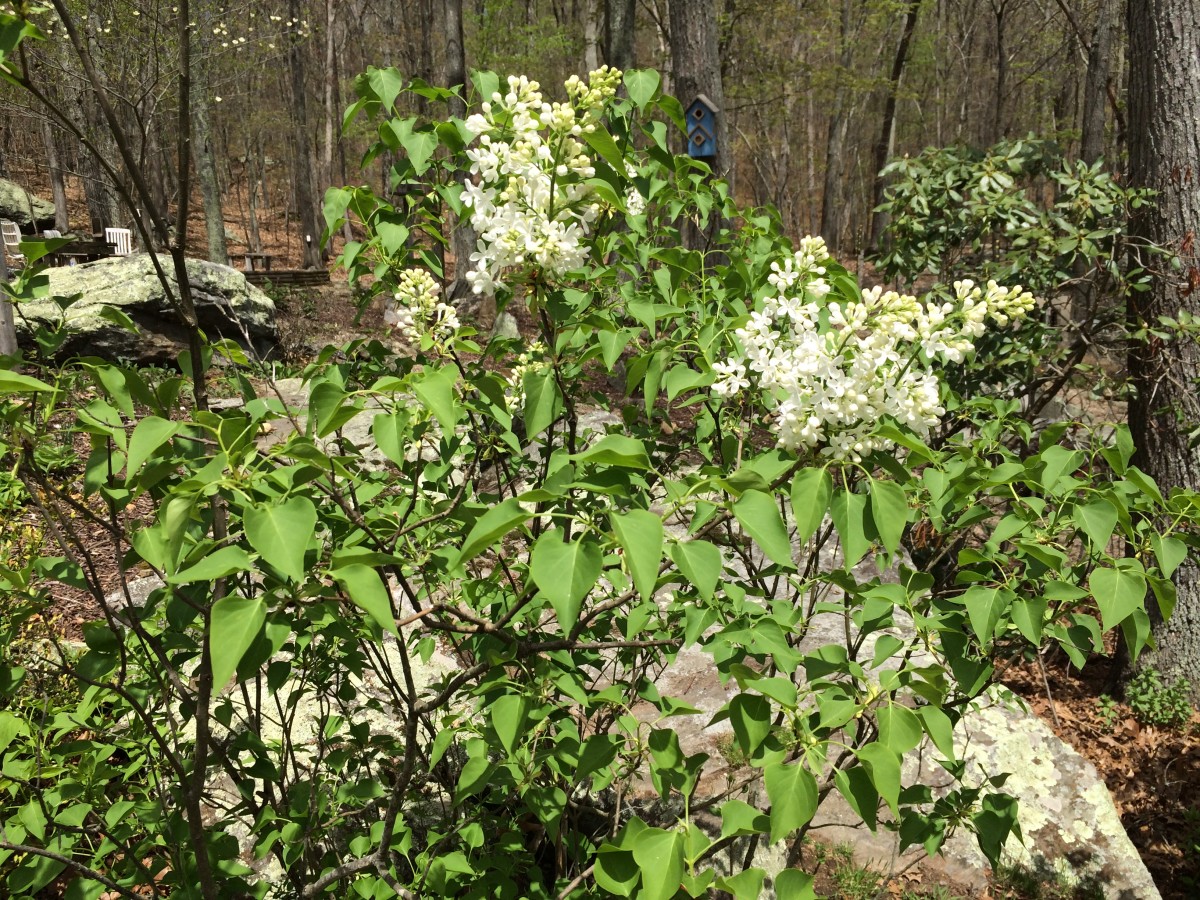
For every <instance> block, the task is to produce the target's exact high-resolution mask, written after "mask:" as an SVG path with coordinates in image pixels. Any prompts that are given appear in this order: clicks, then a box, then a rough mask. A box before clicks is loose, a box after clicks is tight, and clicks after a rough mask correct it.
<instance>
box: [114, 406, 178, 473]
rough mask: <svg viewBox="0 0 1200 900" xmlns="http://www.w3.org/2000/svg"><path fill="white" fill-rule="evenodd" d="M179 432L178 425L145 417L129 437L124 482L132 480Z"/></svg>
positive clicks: (166, 420)
mask: <svg viewBox="0 0 1200 900" xmlns="http://www.w3.org/2000/svg"><path fill="white" fill-rule="evenodd" d="M178 431H179V423H178V422H172V421H170V420H168V419H161V418H159V417H158V416H146V417H145V418H144V419H142V420H141V421H140V422H138V423H137V427H135V428H134V429H133V433H132V434H131V435H130V436H129V456H128V458H127V459H126V461H125V480H126V481H127V482H128V481H129V479H131V478H133V476H134V475H136V474H137V473H138V470H139V469H141V467H142V463H144V462H145V461H146V460H147V459H149V458H150V457H151V456H152V455H153V454H154V452H155V451H156V450H158V448H159V447H161V446H162V445H163V444H165V443H166V442H167V441H169V440H170V439H171V438H172V437H174V436H175V434H176V433H177V432H178Z"/></svg>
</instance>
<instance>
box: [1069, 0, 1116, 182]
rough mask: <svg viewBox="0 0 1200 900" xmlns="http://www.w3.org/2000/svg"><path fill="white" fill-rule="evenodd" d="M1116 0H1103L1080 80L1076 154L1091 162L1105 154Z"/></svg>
mask: <svg viewBox="0 0 1200 900" xmlns="http://www.w3.org/2000/svg"><path fill="white" fill-rule="evenodd" d="M1117 10H1118V6H1117V2H1116V0H1104V2H1103V3H1101V5H1100V12H1099V18H1098V19H1097V20H1096V28H1095V30H1094V31H1093V32H1092V43H1091V46H1090V47H1089V48H1088V61H1087V76H1086V77H1085V79H1084V82H1083V134H1082V137H1081V140H1080V147H1079V158H1080V159H1082V160H1083V161H1084V162H1086V163H1088V164H1091V163H1094V162H1096V160H1098V159H1100V157H1102V156H1103V155H1104V126H1105V124H1106V123H1107V121H1108V86H1109V80H1110V79H1111V77H1112V76H1111V67H1110V65H1109V55H1110V54H1111V53H1112V43H1113V41H1112V36H1113V26H1114V25H1115V24H1116V18H1117Z"/></svg>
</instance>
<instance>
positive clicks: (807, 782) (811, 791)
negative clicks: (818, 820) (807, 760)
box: [763, 763, 817, 843]
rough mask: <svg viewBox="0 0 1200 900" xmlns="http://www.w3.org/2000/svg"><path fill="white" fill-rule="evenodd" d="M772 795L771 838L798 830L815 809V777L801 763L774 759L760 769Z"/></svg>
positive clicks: (807, 820) (773, 839)
mask: <svg viewBox="0 0 1200 900" xmlns="http://www.w3.org/2000/svg"><path fill="white" fill-rule="evenodd" d="M763 780H764V781H765V782H766V786H767V796H768V797H769V798H770V799H771V842H772V843H774V842H775V841H778V840H780V839H782V838H785V837H787V836H788V835H789V834H791V833H792V832H793V831H798V830H799V829H801V828H803V827H804V826H805V825H807V824H808V823H809V822H811V821H812V817H813V816H814V815H816V813H817V780H816V779H815V778H814V777H813V775H812V773H811V772H810V771H808V769H806V768H804V766H802V765H800V764H798V763H797V764H790V763H774V764H772V765H769V766H767V767H766V768H764V769H763Z"/></svg>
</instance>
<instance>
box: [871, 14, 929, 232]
mask: <svg viewBox="0 0 1200 900" xmlns="http://www.w3.org/2000/svg"><path fill="white" fill-rule="evenodd" d="M920 11H921V0H909V4H908V10H907V11H906V12H905V14H904V29H903V30H902V31H901V33H900V43H899V44H897V45H896V56H895V58H894V59H893V60H892V75H891V78H890V79H888V95H887V100H886V101H885V103H884V105H883V128H882V129H881V130H880V132H879V142H878V143H877V144H876V145H875V183H874V186H873V188H872V191H871V210H872V212H871V237H870V241H869V244H870V246H872V247H874V246H876V245H877V244H878V242H879V239H880V236H881V235H882V234H883V230H884V228H886V227H887V214H886V213H882V212H875V209H876V208H877V207H878V206H879V204H880V203H882V202H883V187H884V179H883V176H882V175H880V174H879V173H880V172H882V171H883V167H884V166H885V165H887V161H888V157H889V156H891V155H892V147H893V146H894V144H895V140H896V95H897V93H898V92H899V91H900V79H901V78H902V77H903V75H904V64H905V63H906V62H907V61H908V46H909V44H911V43H912V36H913V31H915V30H916V27H917V14H918V13H919V12H920Z"/></svg>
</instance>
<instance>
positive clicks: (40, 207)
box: [0, 178, 54, 232]
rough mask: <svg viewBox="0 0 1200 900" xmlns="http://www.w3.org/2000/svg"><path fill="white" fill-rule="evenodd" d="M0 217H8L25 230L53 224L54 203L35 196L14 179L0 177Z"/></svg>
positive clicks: (48, 226) (28, 230)
mask: <svg viewBox="0 0 1200 900" xmlns="http://www.w3.org/2000/svg"><path fill="white" fill-rule="evenodd" d="M0 219H10V220H11V221H13V222H16V223H17V224H18V225H20V226H21V230H22V231H25V232H33V231H34V230H36V229H38V228H50V227H52V226H53V225H54V204H53V203H51V202H50V201H49V200H43V199H42V198H41V197H36V196H34V195H33V194H31V193H29V191H27V190H25V188H23V187H21V186H20V185H19V184H17V183H16V182H15V181H9V180H8V179H7V178H0Z"/></svg>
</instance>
